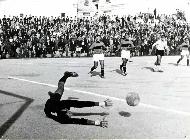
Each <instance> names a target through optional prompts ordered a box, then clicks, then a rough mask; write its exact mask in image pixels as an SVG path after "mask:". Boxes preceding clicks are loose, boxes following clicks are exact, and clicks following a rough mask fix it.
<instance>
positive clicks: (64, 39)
mask: <svg viewBox="0 0 190 140" xmlns="http://www.w3.org/2000/svg"><path fill="white" fill-rule="evenodd" d="M160 33H164V34H165V36H166V39H167V42H168V46H169V48H170V54H169V55H176V54H178V53H179V51H178V46H179V44H181V43H182V41H183V38H184V37H187V36H188V37H189V33H190V26H189V24H188V23H187V22H186V20H185V19H183V18H180V17H178V16H177V15H154V14H149V13H140V14H139V15H136V16H123V17H118V16H116V15H114V16H109V15H102V16H99V17H82V18H78V17H76V16H75V17H68V16H66V17H41V16H40V17H37V16H27V15H25V16H13V17H6V16H4V17H3V18H0V58H32V57H40V58H41V57H77V56H79V57H80V56H90V55H91V52H90V51H89V47H90V45H91V44H92V43H93V42H94V40H95V37H96V35H100V36H101V37H102V41H103V42H104V44H105V45H106V47H107V51H106V56H118V55H119V51H118V45H119V44H120V40H121V38H123V37H126V36H127V37H128V38H129V39H130V40H132V41H133V43H134V45H135V46H136V48H135V49H134V50H133V51H132V55H133V56H142V55H152V54H151V49H152V44H153V43H154V42H155V41H156V40H157V39H158V37H159V35H160Z"/></svg>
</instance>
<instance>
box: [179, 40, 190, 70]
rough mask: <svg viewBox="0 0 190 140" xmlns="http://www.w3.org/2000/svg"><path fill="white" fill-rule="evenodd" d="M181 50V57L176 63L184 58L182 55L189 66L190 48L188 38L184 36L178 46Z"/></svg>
mask: <svg viewBox="0 0 190 140" xmlns="http://www.w3.org/2000/svg"><path fill="white" fill-rule="evenodd" d="M179 48H180V50H181V58H179V60H178V61H177V65H178V64H179V62H180V61H181V60H182V59H183V58H184V56H186V57H187V66H189V50H190V44H189V39H188V38H187V37H186V38H184V42H183V43H182V44H181V45H180V46H179Z"/></svg>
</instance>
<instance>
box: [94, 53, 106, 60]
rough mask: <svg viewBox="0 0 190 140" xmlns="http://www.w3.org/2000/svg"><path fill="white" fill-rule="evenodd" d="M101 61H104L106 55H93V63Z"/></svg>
mask: <svg viewBox="0 0 190 140" xmlns="http://www.w3.org/2000/svg"><path fill="white" fill-rule="evenodd" d="M99 60H104V54H103V53H101V54H94V55H93V61H99Z"/></svg>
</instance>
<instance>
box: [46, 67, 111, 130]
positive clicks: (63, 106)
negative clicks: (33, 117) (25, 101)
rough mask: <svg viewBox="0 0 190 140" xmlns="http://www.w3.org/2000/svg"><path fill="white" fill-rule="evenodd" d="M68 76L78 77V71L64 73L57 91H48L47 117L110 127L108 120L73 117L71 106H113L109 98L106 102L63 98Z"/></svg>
mask: <svg viewBox="0 0 190 140" xmlns="http://www.w3.org/2000/svg"><path fill="white" fill-rule="evenodd" d="M68 77H78V74H77V73H76V72H68V71H66V72H65V73H64V76H63V77H62V78H61V79H60V80H59V82H58V88H57V90H56V91H55V92H50V91H49V92H48V94H49V96H50V99H48V100H47V101H46V104H45V108H44V112H45V114H46V116H47V117H49V118H52V119H54V120H56V121H58V122H60V123H64V124H65V123H67V124H83V125H96V126H101V127H108V122H107V121H106V120H104V119H103V120H88V119H84V118H72V112H70V111H69V110H70V108H71V107H74V108H83V107H94V106H101V107H109V106H112V104H113V103H112V101H111V100H109V99H107V100H105V101H104V102H93V101H78V100H61V97H62V95H63V92H64V85H65V83H66V80H67V78H68Z"/></svg>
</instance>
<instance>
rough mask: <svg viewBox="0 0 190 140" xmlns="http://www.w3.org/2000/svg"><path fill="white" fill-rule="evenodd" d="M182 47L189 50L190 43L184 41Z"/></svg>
mask: <svg viewBox="0 0 190 140" xmlns="http://www.w3.org/2000/svg"><path fill="white" fill-rule="evenodd" d="M180 48H181V50H188V49H189V48H190V45H189V43H185V42H184V43H182V44H181V45H180Z"/></svg>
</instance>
